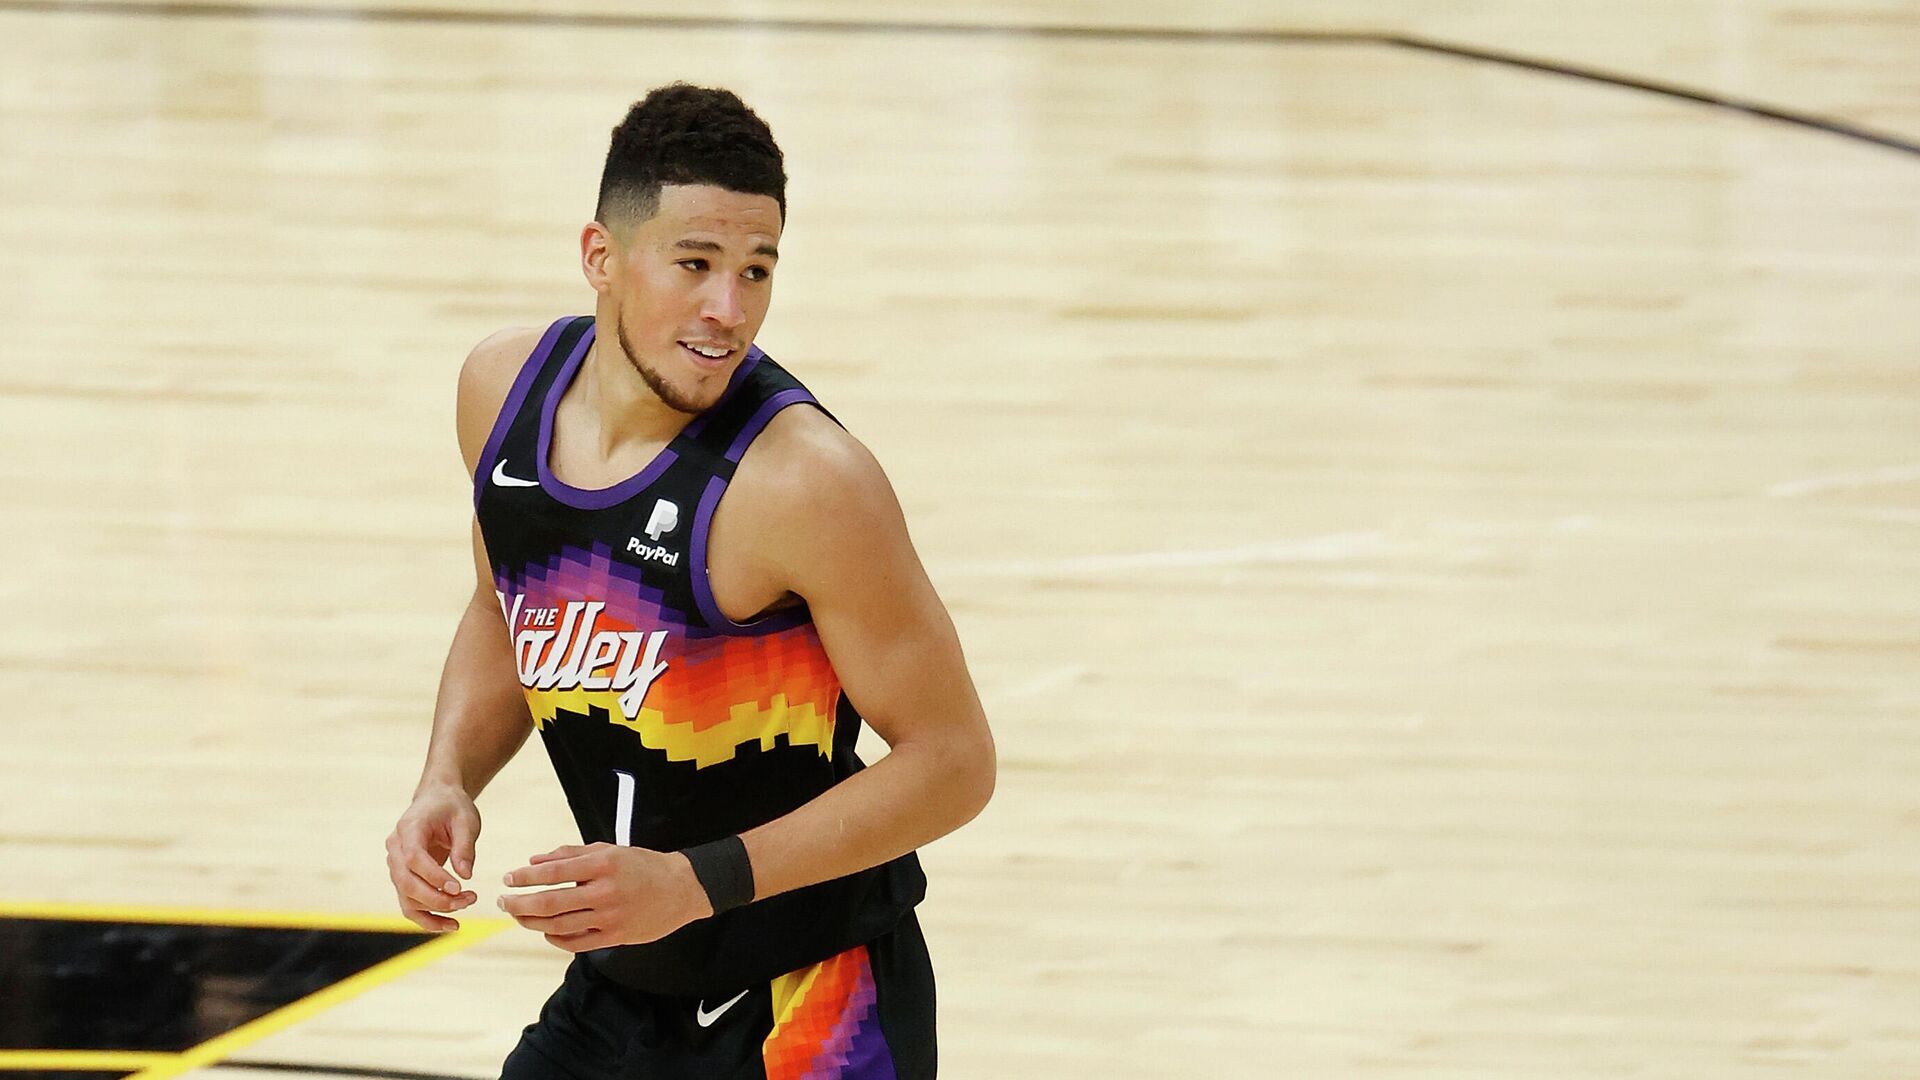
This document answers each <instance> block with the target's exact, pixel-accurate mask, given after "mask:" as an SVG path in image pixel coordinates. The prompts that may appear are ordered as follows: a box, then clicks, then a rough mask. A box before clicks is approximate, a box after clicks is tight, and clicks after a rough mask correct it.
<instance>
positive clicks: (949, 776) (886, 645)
mask: <svg viewBox="0 0 1920 1080" xmlns="http://www.w3.org/2000/svg"><path fill="white" fill-rule="evenodd" d="M795 427H796V428H798V427H799V425H795ZM805 430H806V429H804V428H801V429H800V431H799V432H791V433H792V434H795V435H796V437H797V438H798V441H800V442H801V443H804V444H806V445H805V448H804V449H801V448H798V447H793V446H791V445H789V447H787V449H792V450H799V452H796V453H792V454H790V455H788V456H789V460H792V461H795V462H799V463H803V466H804V476H805V477H806V478H807V479H806V480H805V481H804V483H803V484H802V483H793V484H788V485H786V488H785V490H787V491H789V492H793V493H795V494H797V495H798V497H797V498H795V497H792V496H789V498H788V499H783V500H780V502H781V503H784V504H786V505H776V506H775V508H774V512H775V513H776V514H778V515H780V516H779V517H775V518H773V520H776V521H778V520H783V519H784V520H786V521H789V522H791V521H794V520H796V517H795V515H800V514H804V517H803V518H799V519H798V520H801V521H804V525H803V527H799V528H783V529H771V530H768V531H767V533H766V535H768V536H769V537H770V538H774V539H772V544H773V546H772V548H771V554H772V558H773V565H774V566H776V567H777V568H778V570H779V573H780V575H781V577H782V578H784V580H785V581H786V582H787V585H788V588H789V589H791V590H792V591H793V592H795V593H798V594H799V595H801V596H802V597H805V598H806V600H807V603H808V606H809V607H810V608H811V611H812V614H813V620H814V625H815V626H816V627H817V628H818V630H819V632H820V639H821V643H822V644H824V645H825V646H826V649H827V654H828V657H829V658H830V659H831V660H832V661H833V667H834V671H835V672H836V673H838V674H839V676H840V682H841V686H842V687H843V688H844V690H845V693H846V694H847V696H848V698H849V699H851V700H852V701H853V702H854V703H855V704H856V705H858V706H859V707H860V711H861V713H862V714H863V715H864V716H865V717H866V719H867V722H868V723H869V724H870V725H871V726H872V727H873V729H874V731H875V732H876V733H878V734H879V735H880V737H881V738H883V739H885V740H886V741H887V744H888V746H889V747H890V752H889V753H888V754H887V756H886V757H884V758H882V759H881V760H880V761H878V762H876V763H875V764H874V765H873V766H871V767H870V768H867V769H863V770H861V771H860V772H858V773H855V774H854V775H853V776H851V777H849V778H847V779H846V780H845V781H843V782H841V783H839V784H837V785H835V786H834V787H832V788H829V789H828V790H827V791H825V792H823V793H822V794H821V795H819V796H818V797H817V798H815V799H813V800H812V801H810V802H808V803H806V804H805V805H803V806H801V807H799V808H798V809H796V810H794V811H793V812H791V813H789V814H787V815H785V816H784V817H780V818H776V819H774V820H773V821H770V822H768V823H766V824H765V825H762V826H760V827H758V828H755V829H751V830H749V831H748V832H746V833H744V834H743V835H742V840H744V841H745V843H746V846H747V856H748V859H749V861H750V862H751V863H752V865H753V877H754V885H755V889H754V895H755V897H756V898H759V897H767V896H772V895H775V894H777V893H782V892H786V891H788V890H790V889H797V888H800V887H802V886H805V885H811V884H814V883H816V882H820V881H825V880H828V879H830V878H835V877H840V876H843V875H846V874H850V873H854V872H855V871H858V870H863V869H865V868H867V867H869V866H875V865H878V864H879V863H882V862H885V861H887V860H888V859H892V858H896V857H898V856H900V855H904V854H906V853H907V852H909V851H912V850H914V849H915V848H918V847H920V846H922V845H924V844H926V843H929V842H930V841H932V840H935V839H937V838H938V837H941V836H944V835H946V834H947V833H949V832H952V831H953V830H954V829H957V828H959V827H960V826H962V825H964V824H966V823H967V822H968V821H970V820H972V819H973V818H974V816H975V815H977V814H978V813H979V812H980V811H981V809H982V808H984V807H985V806H986V803H987V800H988V799H989V798H990V797H991V796H992V794H993V787H994V775H995V772H996V766H995V754H994V745H993V735H992V733H991V731H990V730H989V729H988V726H987V718H986V715H985V713H984V712H983V710H982V709H981V707H980V698H979V695H978V693H977V692H976V691H975V689H974V685H973V679H972V677H971V676H970V675H969V674H968V672H967V665H966V659H965V657H964V656H963V655H962V653H961V648H960V640H959V637H958V636H957V635H956V634H955V632H954V627H953V620H952V619H951V618H950V617H949V616H948V614H947V609H946V607H945V605H944V604H942V603H941V602H940V598H939V596H938V595H937V594H935V592H934V589H933V585H932V583H931V582H930V581H928V580H927V575H926V571H925V569H923V568H922V566H921V564H920V559H919V556H918V555H917V554H916V553H915V552H914V550H913V544H912V542H911V540H910V539H909V538H908V536H907V527H906V521H905V519H904V517H903V515H902V514H901V512H900V504H899V501H898V499H897V498H896V497H895V496H894V493H893V489H892V487H891V486H890V485H889V484H888V483H887V479H886V476H885V474H884V473H883V472H882V471H881V469H880V465H879V463H878V462H876V461H874V460H873V457H872V455H871V454H869V453H868V452H867V450H866V448H865V447H864V446H861V445H860V444H859V443H858V442H856V441H854V440H853V439H852V438H851V437H850V436H846V435H844V434H843V433H840V432H838V431H837V430H829V429H826V428H825V427H823V426H820V425H815V426H813V428H812V434H811V435H807V434H802V433H801V432H804V431H805ZM792 479H793V480H795V481H799V480H800V477H799V476H798V475H796V476H794V477H792ZM748 512H749V513H752V512H753V511H752V510H751V509H748Z"/></svg>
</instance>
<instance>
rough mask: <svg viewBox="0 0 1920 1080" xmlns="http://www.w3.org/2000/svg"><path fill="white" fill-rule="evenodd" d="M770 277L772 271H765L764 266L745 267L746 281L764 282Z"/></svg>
mask: <svg viewBox="0 0 1920 1080" xmlns="http://www.w3.org/2000/svg"><path fill="white" fill-rule="evenodd" d="M772 276H773V271H771V270H769V269H767V268H766V267H764V266H749V267H747V280H748V281H765V280H767V279H768V278H770V277H772Z"/></svg>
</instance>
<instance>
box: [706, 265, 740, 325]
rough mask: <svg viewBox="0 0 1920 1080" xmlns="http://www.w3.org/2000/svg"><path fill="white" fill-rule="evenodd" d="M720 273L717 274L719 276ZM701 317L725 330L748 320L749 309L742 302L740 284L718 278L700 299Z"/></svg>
mask: <svg viewBox="0 0 1920 1080" xmlns="http://www.w3.org/2000/svg"><path fill="white" fill-rule="evenodd" d="M718 276H719V275H716V277H718ZM700 317H701V318H702V319H705V320H706V321H707V322H710V323H712V324H713V325H715V326H718V327H720V328H721V329H723V330H732V329H733V328H734V327H736V326H739V325H740V324H741V323H743V322H746V321H747V309H746V307H745V306H744V305H742V304H741V303H740V285H739V283H738V282H735V281H731V280H716V281H715V282H714V283H713V288H711V289H708V290H707V294H706V295H705V296H704V297H702V298H701V301H700Z"/></svg>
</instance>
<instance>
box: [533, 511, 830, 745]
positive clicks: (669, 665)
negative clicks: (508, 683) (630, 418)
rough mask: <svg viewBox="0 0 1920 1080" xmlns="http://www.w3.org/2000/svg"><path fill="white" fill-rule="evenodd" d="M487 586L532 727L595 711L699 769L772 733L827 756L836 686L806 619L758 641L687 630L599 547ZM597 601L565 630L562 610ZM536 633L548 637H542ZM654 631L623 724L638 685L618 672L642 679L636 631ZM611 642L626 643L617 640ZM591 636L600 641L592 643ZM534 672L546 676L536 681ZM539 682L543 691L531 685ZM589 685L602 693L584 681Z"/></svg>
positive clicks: (684, 619)
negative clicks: (562, 714)
mask: <svg viewBox="0 0 1920 1080" xmlns="http://www.w3.org/2000/svg"><path fill="white" fill-rule="evenodd" d="M495 587H496V588H497V589H498V590H499V591H500V594H501V611H502V614H504V615H506V616H507V617H508V619H509V620H510V621H511V622H512V634H513V638H514V657H515V662H516V663H517V664H518V665H519V667H520V682H521V687H522V689H523V690H524V691H525V693H526V696H527V706H528V708H529V709H530V710H531V711H532V713H533V722H534V724H535V725H536V726H538V727H545V726H546V725H547V724H549V723H552V722H553V720H554V718H555V716H556V715H557V714H558V712H559V710H562V709H564V710H567V711H568V712H572V713H577V714H580V715H582V716H587V715H592V714H593V711H594V710H601V711H602V712H603V713H604V714H605V715H606V717H607V719H608V721H609V722H610V723H614V724H619V725H621V726H622V727H628V728H632V729H633V730H634V731H635V732H637V733H638V734H639V735H640V741H641V743H642V744H643V745H645V746H646V747H648V748H649V749H653V750H659V751H663V752H665V753H666V755H667V757H668V759H669V760H672V761H691V762H693V763H694V764H695V766H696V767H697V768H705V767H707V766H709V765H716V764H719V763H720V762H723V761H730V760H732V759H733V757H734V754H735V752H736V750H737V749H738V748H739V747H741V746H743V745H745V744H747V743H752V742H758V743H759V744H760V747H761V749H763V750H770V749H772V748H773V746H774V740H775V738H776V737H777V736H779V735H780V734H782V733H785V734H786V736H787V740H788V743H789V744H790V745H792V746H796V747H798V746H813V747H817V748H818V749H819V751H820V754H821V756H822V757H828V758H830V757H832V756H833V731H834V706H835V704H836V703H837V700H838V697H839V693H840V681H839V679H838V678H837V677H836V676H835V675H834V672H833V666H832V665H831V664H830V663H829V662H828V661H827V654H826V650H825V648H823V647H822V646H821V644H820V636H819V634H818V633H817V632H816V631H815V630H814V628H813V625H812V624H811V623H805V624H802V625H800V626H795V627H792V628H790V629H786V630H779V631H775V632H773V633H769V634H762V635H758V636H747V635H725V634H715V633H714V632H713V631H711V630H708V629H706V628H704V627H694V626H689V619H688V616H687V615H686V613H684V612H681V611H676V610H674V609H672V608H669V607H666V606H665V605H664V604H663V603H662V600H663V596H662V594H661V593H660V592H659V591H658V590H655V589H650V588H648V587H647V586H646V585H644V584H642V583H641V582H640V580H639V572H638V571H637V570H635V569H633V568H632V567H629V566H627V565H626V564H625V563H622V562H620V561H617V560H615V559H613V558H612V551H611V549H610V548H608V547H606V546H605V545H601V544H595V545H594V547H593V550H592V551H591V552H586V551H581V550H579V549H577V548H566V549H563V550H562V551H561V553H560V554H559V555H558V556H556V557H554V558H551V559H549V560H547V561H546V563H545V564H537V565H532V566H528V567H527V568H526V571H525V572H524V574H523V575H522V576H521V578H520V580H518V581H515V580H513V579H512V577H511V576H502V577H497V578H496V580H495ZM596 601H597V602H600V603H604V604H605V605H606V606H605V608H604V609H602V610H600V611H598V613H597V617H596V618H595V619H594V621H593V623H592V625H591V626H585V627H583V626H581V625H579V624H584V623H585V622H586V619H585V617H584V615H585V612H584V611H582V612H581V613H580V615H579V616H577V617H575V618H574V619H573V620H572V621H573V623H574V625H572V626H569V625H568V622H569V620H568V617H567V614H568V605H569V604H573V605H576V606H577V605H581V604H583V603H589V602H596ZM543 612H544V613H546V614H545V615H544V616H543V615H542V613H543ZM556 613H558V614H557V617H556ZM542 618H544V619H546V620H547V621H546V622H541V621H539V620H540V619H542ZM542 630H544V631H551V632H553V634H552V635H550V636H546V637H544V638H542V637H541V636H540V635H539V633H538V631H542ZM659 630H665V631H666V634H665V636H664V638H663V639H661V640H660V642H659V644H658V653H657V655H656V656H655V657H654V660H655V663H656V664H664V669H662V670H660V671H659V674H658V676H657V677H656V678H654V679H653V681H652V685H651V686H649V687H644V688H640V689H643V691H644V696H642V697H640V705H639V709H638V712H637V713H636V714H635V715H632V716H629V715H628V713H627V710H626V709H623V707H622V702H621V697H622V694H623V693H624V692H626V691H628V690H630V689H636V688H635V687H634V686H633V684H634V683H635V681H636V679H635V678H631V677H630V678H628V679H627V680H626V684H624V685H623V684H622V683H621V681H620V674H621V673H622V672H623V671H624V672H637V673H638V678H639V679H642V680H643V679H644V678H645V676H646V673H647V671H648V670H650V668H649V665H648V664H646V663H645V659H646V657H645V653H646V650H645V649H644V648H642V647H639V645H638V642H637V641H636V640H634V639H635V638H637V637H638V634H636V633H635V632H639V634H650V633H652V632H654V631H659ZM530 632H532V633H530ZM621 634H626V635H627V640H624V641H618V642H617V641H616V638H617V636H618V635H621ZM596 636H597V637H598V638H599V639H600V644H599V645H595V644H593V643H592V641H591V639H593V638H594V637H596ZM556 650H561V654H560V655H555V652H556ZM583 669H584V670H583ZM542 671H547V672H550V673H552V674H550V676H549V678H547V679H541V678H540V677H539V676H540V673H541V672H542ZM555 676H557V677H555ZM543 681H545V682H549V683H550V685H548V686H547V687H545V688H541V687H540V686H538V685H537V684H538V683H540V682H543ZM595 681H597V682H599V683H605V684H609V685H606V686H604V687H597V688H589V686H588V685H586V684H588V683H590V682H595ZM629 704H631V702H630V703H629Z"/></svg>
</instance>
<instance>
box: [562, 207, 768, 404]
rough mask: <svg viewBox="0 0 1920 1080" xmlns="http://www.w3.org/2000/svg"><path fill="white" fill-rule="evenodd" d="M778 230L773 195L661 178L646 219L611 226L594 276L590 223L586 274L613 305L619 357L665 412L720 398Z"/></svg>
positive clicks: (758, 318)
mask: <svg viewBox="0 0 1920 1080" xmlns="http://www.w3.org/2000/svg"><path fill="white" fill-rule="evenodd" d="M780 227H781V221H780V204H779V203H777V202H775V201H774V200H773V198H772V197H771V196H767V195H743V194H741V193H740V192H737V191H728V190H727V189H725V188H720V187H712V186H710V185H706V184H669V185H667V186H665V187H663V188H661V189H660V208H659V211H658V212H656V213H655V214H654V215H653V216H652V217H650V218H648V219H647V220H645V221H642V222H639V223H638V224H634V225H629V226H626V227H625V228H619V227H618V226H616V227H615V228H616V229H617V232H615V233H614V234H613V235H611V237H610V240H609V242H608V244H607V252H606V255H605V258H604V260H603V261H602V262H601V263H600V264H599V265H600V267H601V269H602V273H601V274H600V275H599V276H598V278H596V275H595V273H594V258H593V254H592V250H591V248H592V243H593V242H592V240H591V235H592V230H593V229H594V226H591V225H590V226H588V236H589V239H588V251H587V261H588V280H589V281H592V282H593V283H594V287H595V288H596V289H597V290H599V291H601V293H602V294H603V295H604V296H605V297H606V298H607V299H608V300H609V301H611V302H612V304H613V307H614V315H615V323H616V326H617V328H618V330H617V335H616V336H617V339H618V342H619V345H620V350H621V351H622V352H623V353H625V354H626V357H627V362H628V363H630V364H632V365H633V368H634V370H635V371H637V372H638V373H639V374H640V377H641V378H642V379H644V380H646V383H647V385H648V386H649V387H651V388H652V389H653V392H654V393H655V394H656V395H657V396H658V397H659V398H660V400H661V401H663V402H665V403H666V404H667V406H668V407H669V408H672V409H675V410H678V411H680V412H684V413H698V412H703V411H705V410H706V409H708V408H711V407H712V406H713V404H714V403H715V402H716V401H718V400H720V395H721V394H722V393H723V392H724V391H725V390H726V388H727V380H728V379H729V378H730V377H731V376H732V375H733V372H734V369H736V368H738V367H739V366H740V361H741V360H742V359H744V358H745V357H746V354H747V346H748V345H750V344H752V343H753V339H754V336H755V335H756V334H758V333H759V332H760V324H761V323H762V322H764V321H765V320H766V317H767V305H768V304H769V303H770V302H771V301H772V300H773V266H774V262H775V261H776V260H777V259H778V258H779V252H778V250H777V245H778V244H779V241H780ZM621 234H624V235H621ZM703 353H707V354H714V355H711V356H708V355H702V354H703Z"/></svg>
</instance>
